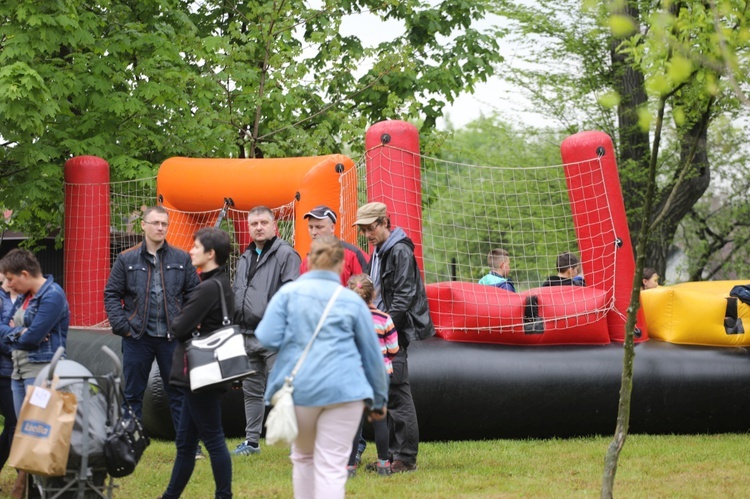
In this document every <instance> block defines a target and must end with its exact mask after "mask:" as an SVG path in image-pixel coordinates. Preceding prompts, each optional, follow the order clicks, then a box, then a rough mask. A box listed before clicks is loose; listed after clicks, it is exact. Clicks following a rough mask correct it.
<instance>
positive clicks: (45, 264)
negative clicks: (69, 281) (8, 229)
mask: <svg viewBox="0 0 750 499" xmlns="http://www.w3.org/2000/svg"><path fill="white" fill-rule="evenodd" d="M22 242H23V239H3V240H2V243H0V258H2V257H3V256H5V254H6V253H8V252H9V251H10V250H12V249H14V248H18V246H19V245H20V244H21V243H22ZM39 245H40V246H41V247H42V249H41V250H37V251H35V252H34V254H35V255H36V259H37V260H39V265H41V266H42V273H43V274H52V277H54V278H55V282H56V283H58V284H59V285H60V286H62V287H63V289H64V288H65V280H64V275H63V250H62V249H55V240H54V239H44V240H43V241H41V242H40V243H39Z"/></svg>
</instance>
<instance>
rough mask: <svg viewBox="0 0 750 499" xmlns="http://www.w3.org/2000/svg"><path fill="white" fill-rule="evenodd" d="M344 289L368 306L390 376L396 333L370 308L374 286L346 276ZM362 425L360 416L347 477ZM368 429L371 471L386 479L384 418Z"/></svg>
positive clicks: (354, 460)
mask: <svg viewBox="0 0 750 499" xmlns="http://www.w3.org/2000/svg"><path fill="white" fill-rule="evenodd" d="M347 286H348V287H349V289H351V290H352V291H354V292H355V293H357V294H358V295H359V296H360V297H361V298H362V299H363V300H364V301H365V303H367V306H368V307H370V312H372V321H373V323H374V326H375V332H376V333H377V335H378V342H379V343H380V350H381V351H382V352H383V362H385V369H386V371H387V372H388V375H389V376H390V375H392V374H393V364H392V361H391V359H393V357H394V356H395V355H396V353H398V333H397V332H396V328H395V326H394V325H393V320H392V319H391V316H390V315H388V314H386V313H385V312H382V311H380V310H378V309H377V308H376V307H375V305H373V303H372V300H373V298H374V297H375V287H374V286H373V284H372V281H371V280H370V277H369V276H368V275H367V274H357V275H354V276H352V277H350V278H349V282H348V283H347ZM363 424H364V417H363V418H362V422H361V423H360V424H359V430H358V431H357V433H356V435H355V437H354V443H353V445H352V454H351V456H350V457H349V465H348V466H347V467H346V469H347V471H348V472H349V476H350V477H352V476H354V474H355V473H356V470H357V451H358V444H359V439H360V435H361V434H362V425H363ZM372 428H373V431H374V433H375V447H376V448H377V450H378V461H377V463H375V466H374V468H375V469H376V470H377V472H378V475H381V476H388V475H390V474H391V462H390V460H389V459H388V438H389V436H388V423H387V421H386V419H381V420H380V421H373V422H372ZM370 468H371V466H369V465H368V467H367V468H366V469H370Z"/></svg>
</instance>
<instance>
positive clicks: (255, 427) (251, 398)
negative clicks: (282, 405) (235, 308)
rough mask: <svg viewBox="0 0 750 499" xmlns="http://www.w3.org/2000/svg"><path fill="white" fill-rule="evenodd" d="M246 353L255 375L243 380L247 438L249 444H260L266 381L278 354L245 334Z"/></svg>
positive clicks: (253, 337)
mask: <svg viewBox="0 0 750 499" xmlns="http://www.w3.org/2000/svg"><path fill="white" fill-rule="evenodd" d="M244 339H245V352H247V356H248V357H249V358H250V364H251V365H252V366H253V369H254V370H255V374H253V375H251V376H248V377H247V378H245V379H244V380H242V393H243V395H244V396H245V422H246V424H245V438H246V439H247V440H248V441H249V442H258V441H259V440H260V433H261V431H262V430H263V415H264V414H265V412H266V404H265V402H264V400H263V396H264V395H265V392H266V380H267V379H268V373H269V372H271V369H272V368H273V364H274V362H275V361H276V353H275V352H269V351H268V350H266V349H265V348H263V347H262V346H261V344H260V342H259V341H258V339H257V338H256V337H255V335H254V334H245V335H244Z"/></svg>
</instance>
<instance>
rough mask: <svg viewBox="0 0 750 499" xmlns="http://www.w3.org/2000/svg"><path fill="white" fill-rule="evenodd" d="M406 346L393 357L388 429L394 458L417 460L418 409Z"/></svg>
mask: <svg viewBox="0 0 750 499" xmlns="http://www.w3.org/2000/svg"><path fill="white" fill-rule="evenodd" d="M407 357H408V356H407V353H406V348H403V347H402V348H401V349H400V350H399V351H398V353H397V354H396V356H395V357H393V359H392V361H393V375H392V376H391V386H390V388H389V389H388V429H389V434H390V453H391V456H392V460H393V461H396V460H399V461H403V462H404V463H406V464H416V462H417V452H418V451H419V426H418V424H417V411H416V409H415V408H414V400H413V399H412V397H411V386H410V385H409V366H408V363H407Z"/></svg>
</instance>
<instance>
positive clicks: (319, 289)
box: [255, 236, 388, 498]
mask: <svg viewBox="0 0 750 499" xmlns="http://www.w3.org/2000/svg"><path fill="white" fill-rule="evenodd" d="M309 262H310V268H311V270H310V271H309V272H307V273H305V274H303V275H302V276H300V277H299V278H298V279H297V280H296V281H294V282H291V283H289V284H287V285H285V286H283V287H282V288H281V289H279V291H278V292H277V293H276V294H275V295H274V296H273V298H272V299H271V301H270V302H269V304H268V308H267V309H266V312H265V315H264V316H263V319H262V320H261V321H260V324H259V325H258V327H257V329H256V330H255V336H256V337H257V339H258V340H259V341H260V343H261V344H262V345H263V346H264V347H265V348H267V349H268V350H270V351H274V352H278V356H277V358H276V363H275V365H274V368H273V370H271V372H270V374H269V379H268V383H267V387H266V392H265V400H266V404H269V403H270V399H271V397H272V396H273V394H274V393H276V391H278V390H279V388H281V386H282V385H283V384H284V379H285V378H286V377H287V376H289V374H290V373H291V371H292V369H293V368H294V366H295V364H296V363H297V361H298V360H299V358H300V356H301V355H302V352H303V350H304V349H305V346H306V345H307V343H308V342H309V341H310V338H311V337H312V335H313V333H314V331H315V329H316V326H317V324H318V321H319V320H320V318H321V316H322V313H323V310H324V309H325V308H326V304H327V303H328V301H329V299H330V298H331V297H332V296H333V293H334V292H335V291H336V290H337V289H338V288H341V277H340V274H341V270H342V267H343V262H344V247H343V245H342V244H341V241H339V240H338V239H336V238H335V237H332V236H323V237H319V238H317V239H315V240H314V241H313V243H312V246H311V248H310V254H309ZM293 385H294V394H293V398H294V405H295V412H296V416H297V424H298V426H299V435H298V436H297V439H296V440H295V441H294V442H293V444H292V452H291V460H292V464H293V473H292V480H293V485H294V491H295V497H302V496H304V497H316V498H337V497H344V492H345V484H346V479H347V470H346V464H347V461H348V459H349V454H350V451H351V444H352V440H353V439H354V434H355V433H356V431H357V429H358V427H359V421H360V418H361V417H362V411H363V409H365V408H367V410H368V411H369V412H370V417H371V419H373V420H380V419H382V418H384V417H385V413H386V406H387V403H388V375H387V374H386V369H385V364H384V362H383V355H382V352H381V350H380V345H379V344H378V339H377V336H376V335H375V334H374V333H373V325H372V316H371V314H370V310H369V309H368V308H367V306H366V305H365V303H364V301H362V299H361V298H360V297H359V296H358V295H357V294H355V293H354V292H353V291H351V290H349V289H342V290H341V291H340V294H339V296H338V297H337V298H336V300H335V302H334V304H333V306H332V307H331V309H330V313H329V315H328V316H327V317H326V319H325V321H324V323H323V325H322V327H321V329H320V333H319V334H318V336H317V338H315V340H314V341H313V343H312V346H311V348H310V351H309V353H308V355H307V358H306V359H305V361H304V363H303V364H302V367H301V368H300V370H299V372H298V373H297V376H296V377H295V378H294V383H293Z"/></svg>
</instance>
